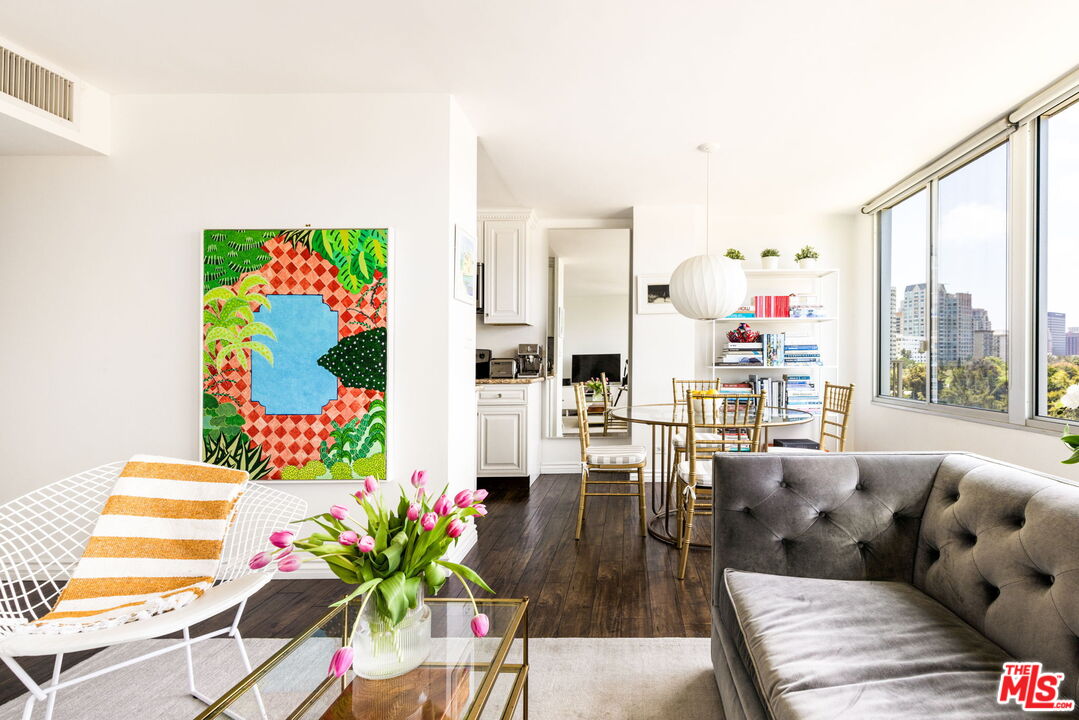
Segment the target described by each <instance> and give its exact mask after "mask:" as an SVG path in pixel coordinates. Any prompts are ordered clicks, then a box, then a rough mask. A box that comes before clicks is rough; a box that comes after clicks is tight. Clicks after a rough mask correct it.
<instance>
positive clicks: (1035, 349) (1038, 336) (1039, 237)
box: [1025, 93, 1079, 433]
mask: <svg viewBox="0 0 1079 720" xmlns="http://www.w3.org/2000/svg"><path fill="white" fill-rule="evenodd" d="M1076 105H1079V94H1075V93H1072V94H1070V95H1068V96H1066V97H1063V98H1060V99H1059V100H1058V101H1057V102H1056V103H1054V104H1052V105H1051V106H1049V107H1047V108H1045V109H1044V110H1042V111H1041V112H1039V113H1037V114H1036V115H1034V117H1032V118H1030V119H1029V120H1028V121H1027V123H1028V124H1029V127H1030V135H1031V144H1032V148H1031V155H1032V158H1033V162H1032V166H1033V167H1032V168H1031V170H1032V177H1031V193H1032V197H1031V203H1032V207H1033V212H1032V218H1031V219H1032V226H1033V227H1032V236H1033V238H1032V239H1033V243H1032V244H1033V248H1032V252H1031V264H1032V277H1031V298H1030V304H1031V319H1030V329H1031V331H1030V335H1031V342H1029V343H1028V345H1029V346H1030V353H1031V361H1030V367H1031V370H1032V372H1031V376H1030V378H1029V382H1028V383H1027V384H1028V386H1029V391H1030V412H1029V414H1028V417H1027V418H1026V419H1025V422H1026V425H1028V426H1029V427H1032V428H1039V429H1044V430H1052V431H1053V432H1055V433H1059V432H1061V431H1062V430H1064V428H1065V427H1066V426H1067V425H1068V423H1069V422H1074V421H1069V420H1066V419H1063V418H1054V417H1051V416H1049V415H1047V414H1045V412H1047V411H1048V407H1045V412H1043V402H1044V401H1045V400H1046V398H1047V395H1048V388H1047V386H1046V380H1047V374H1048V369H1049V366H1048V363H1047V362H1046V360H1047V357H1046V353H1045V352H1043V351H1042V348H1045V347H1046V346H1047V341H1048V339H1049V338H1048V336H1049V322H1048V317H1049V316H1048V310H1049V308H1048V291H1047V288H1048V282H1047V280H1048V278H1047V273H1046V267H1047V266H1048V257H1049V254H1048V250H1049V238H1048V237H1047V233H1048V203H1047V199H1048V192H1047V191H1046V192H1043V190H1045V189H1046V188H1047V187H1048V184H1049V183H1048V170H1049V164H1048V144H1047V143H1046V142H1044V140H1045V137H1046V135H1047V130H1046V127H1047V123H1048V121H1049V120H1050V119H1051V118H1052V117H1053V116H1054V115H1057V114H1059V113H1061V112H1063V111H1065V110H1067V109H1069V108H1071V107H1072V106H1076Z"/></svg>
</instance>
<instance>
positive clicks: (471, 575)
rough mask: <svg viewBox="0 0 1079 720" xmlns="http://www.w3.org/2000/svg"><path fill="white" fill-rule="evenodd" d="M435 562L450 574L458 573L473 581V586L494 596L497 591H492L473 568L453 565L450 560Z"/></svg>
mask: <svg viewBox="0 0 1079 720" xmlns="http://www.w3.org/2000/svg"><path fill="white" fill-rule="evenodd" d="M435 562H437V563H438V564H439V565H441V566H442V567H444V568H446V569H447V570H449V571H450V572H453V573H456V574H457V575H458V576H460V577H462V578H465V579H466V580H469V581H471V582H472V584H473V585H478V586H479V587H481V588H483V589H484V590H486V591H487V592H489V593H491V594H492V595H494V592H495V591H494V590H492V589H491V588H490V586H488V585H487V583H485V582H484V581H483V578H481V577H480V576H479V575H477V574H476V571H475V570H473V569H472V568H468V567H465V566H464V565H458V564H457V563H451V562H449V561H448V560H436V561H435Z"/></svg>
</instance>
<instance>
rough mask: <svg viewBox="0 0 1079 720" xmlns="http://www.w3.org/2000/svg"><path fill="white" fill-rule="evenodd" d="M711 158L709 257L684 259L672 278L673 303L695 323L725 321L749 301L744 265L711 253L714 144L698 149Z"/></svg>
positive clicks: (707, 202) (707, 213)
mask: <svg viewBox="0 0 1079 720" xmlns="http://www.w3.org/2000/svg"><path fill="white" fill-rule="evenodd" d="M697 149H698V150H700V151H701V152H703V153H705V154H707V155H708V156H709V158H708V159H709V163H708V173H707V180H706V190H705V217H706V220H705V230H704V233H705V254H704V255H696V256H694V257H691V258H689V259H688V260H683V261H682V263H681V264H680V265H679V266H678V267H677V268H675V270H674V273H673V274H672V275H671V304H673V305H674V309H675V310H677V311H678V312H679V313H680V314H682V315H685V316H686V317H688V318H693V319H694V320H716V319H719V318H725V317H727V316H728V315H730V314H731V313H732V312H734V311H735V310H737V309H738V306H739V305H741V304H742V303H743V302H744V301H745V298H746V274H745V272H744V271H743V270H742V265H741V264H740V263H739V262H737V261H735V260H731V259H730V258H727V257H723V256H722V255H712V254H711V252H710V251H711V238H710V227H709V225H710V224H711V223H710V220H711V210H710V207H709V206H710V205H711V189H712V188H711V184H712V182H711V181H712V177H711V175H712V173H711V153H712V152H714V151H715V150H716V145H715V144H713V143H705V144H703V145H701V146H699V147H698V148H697Z"/></svg>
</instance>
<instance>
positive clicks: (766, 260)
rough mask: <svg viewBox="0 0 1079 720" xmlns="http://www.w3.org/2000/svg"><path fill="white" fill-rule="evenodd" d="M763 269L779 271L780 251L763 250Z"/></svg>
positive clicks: (772, 249) (773, 249)
mask: <svg viewBox="0 0 1079 720" xmlns="http://www.w3.org/2000/svg"><path fill="white" fill-rule="evenodd" d="M761 267H762V268H764V269H765V270H778V269H779V251H778V250H776V249H775V248H765V249H764V250H761Z"/></svg>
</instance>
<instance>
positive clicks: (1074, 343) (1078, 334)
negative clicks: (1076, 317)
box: [1064, 327, 1079, 355]
mask: <svg viewBox="0 0 1079 720" xmlns="http://www.w3.org/2000/svg"><path fill="white" fill-rule="evenodd" d="M1064 354H1065V355H1079V328H1077V327H1070V328H1068V332H1066V333H1064Z"/></svg>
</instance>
